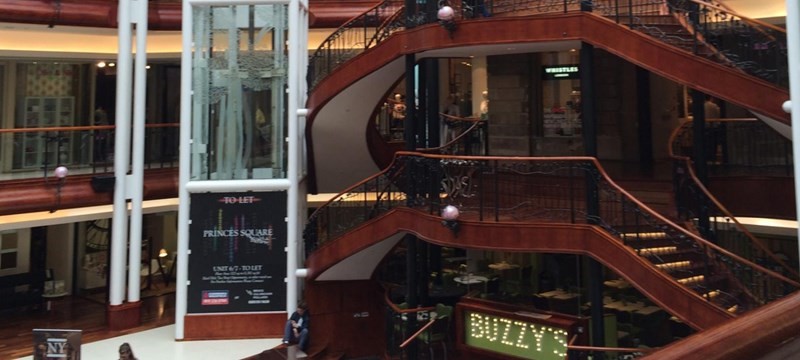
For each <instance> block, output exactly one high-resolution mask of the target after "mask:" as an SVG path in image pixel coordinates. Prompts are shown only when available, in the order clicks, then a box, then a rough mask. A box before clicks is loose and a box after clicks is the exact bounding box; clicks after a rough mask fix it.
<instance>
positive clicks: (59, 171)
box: [50, 165, 69, 213]
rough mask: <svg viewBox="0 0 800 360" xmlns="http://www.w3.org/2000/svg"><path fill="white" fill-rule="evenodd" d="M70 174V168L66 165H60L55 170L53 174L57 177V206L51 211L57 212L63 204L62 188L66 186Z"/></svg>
mask: <svg viewBox="0 0 800 360" xmlns="http://www.w3.org/2000/svg"><path fill="white" fill-rule="evenodd" d="M68 174H69V169H67V167H66V166H63V165H61V166H58V167H56V169H55V170H53V175H54V176H55V177H56V179H57V180H56V206H55V207H54V208H53V209H52V210H50V212H51V213H54V212H56V210H58V208H59V207H60V206H61V188H62V187H64V183H65V182H66V181H67V175H68Z"/></svg>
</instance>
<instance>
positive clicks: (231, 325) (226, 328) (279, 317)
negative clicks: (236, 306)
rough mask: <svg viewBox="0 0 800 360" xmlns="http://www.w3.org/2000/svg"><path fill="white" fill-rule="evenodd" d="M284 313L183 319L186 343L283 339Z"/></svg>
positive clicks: (205, 316)
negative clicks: (189, 341) (220, 340)
mask: <svg viewBox="0 0 800 360" xmlns="http://www.w3.org/2000/svg"><path fill="white" fill-rule="evenodd" d="M287 318H288V316H287V314H286V313H285V312H277V313H240V314H239V313H237V314H189V315H186V316H184V318H183V321H184V325H183V326H184V327H183V331H184V333H183V336H184V340H219V339H258V338H280V337H283V327H284V325H285V324H286V319H287Z"/></svg>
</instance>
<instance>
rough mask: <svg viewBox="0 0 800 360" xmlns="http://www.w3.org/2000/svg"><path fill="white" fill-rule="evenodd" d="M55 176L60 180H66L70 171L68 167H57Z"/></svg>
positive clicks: (54, 172)
mask: <svg viewBox="0 0 800 360" xmlns="http://www.w3.org/2000/svg"><path fill="white" fill-rule="evenodd" d="M53 174H54V175H55V176H56V177H57V178H59V179H63V178H65V177H67V174H69V169H67V167H66V166H59V167H57V168H56V169H55V170H54V171H53Z"/></svg>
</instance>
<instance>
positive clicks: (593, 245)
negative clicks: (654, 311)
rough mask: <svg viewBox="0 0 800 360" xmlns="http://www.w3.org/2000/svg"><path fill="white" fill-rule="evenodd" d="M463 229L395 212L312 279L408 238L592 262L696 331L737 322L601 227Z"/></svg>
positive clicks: (334, 251)
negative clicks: (379, 244)
mask: <svg viewBox="0 0 800 360" xmlns="http://www.w3.org/2000/svg"><path fill="white" fill-rule="evenodd" d="M460 223H461V226H460V231H459V233H458V236H457V237H456V236H455V235H454V234H453V233H452V231H450V229H448V228H446V227H444V226H442V224H441V218H440V217H438V216H432V215H428V214H424V213H420V212H417V211H414V210H411V209H408V208H397V209H394V210H392V211H390V212H389V213H387V214H386V215H384V216H382V217H380V218H378V219H375V220H373V221H371V222H368V223H365V224H364V225H362V226H360V227H358V228H356V229H353V230H352V231H350V232H348V233H347V234H345V235H344V236H342V237H340V238H338V239H336V240H334V241H331V242H329V243H327V244H325V245H324V246H322V247H320V248H319V249H317V250H316V251H315V252H314V253H313V254H311V255H310V256H309V258H308V259H307V261H306V267H307V268H308V269H309V273H310V274H309V279H312V280H313V279H314V278H316V277H317V276H319V275H320V274H321V273H322V272H323V271H324V270H325V269H327V268H329V267H331V266H333V265H334V264H336V263H338V262H340V261H342V260H344V259H345V258H347V257H349V256H351V255H353V254H355V253H358V252H359V251H361V250H363V249H365V248H367V247H368V246H370V245H372V244H374V243H377V242H379V241H382V240H384V239H387V238H389V237H390V236H392V235H394V234H397V233H401V232H407V233H412V234H414V235H416V236H417V237H419V238H421V239H423V240H425V241H428V242H431V243H434V244H437V245H442V246H451V247H460V248H472V249H491V250H493V251H536V252H546V253H569V254H580V255H587V256H591V257H592V258H594V259H596V260H597V261H599V262H601V263H602V264H603V265H605V266H606V267H608V268H610V269H611V270H613V271H614V272H616V273H617V274H619V275H620V276H622V277H624V278H625V279H626V280H628V281H629V282H630V283H631V284H633V286H634V287H635V288H636V289H637V290H639V291H640V292H641V293H642V294H643V295H645V296H647V297H648V298H649V299H651V300H652V301H653V302H654V303H656V304H658V306H660V307H662V308H663V309H665V310H666V311H668V312H670V313H672V314H673V315H675V316H678V317H679V318H681V320H683V321H684V322H686V323H687V324H689V325H690V326H692V327H693V328H695V329H698V330H703V329H708V328H710V327H712V326H715V325H718V324H721V323H723V322H725V321H727V320H730V319H732V318H733V317H734V315H732V314H730V313H727V312H725V311H723V310H722V309H719V308H717V307H716V306H714V305H713V304H711V303H709V302H708V301H706V300H705V299H703V298H702V297H701V296H699V295H697V294H696V293H694V292H692V291H690V290H689V289H687V288H686V287H684V286H682V285H680V284H679V283H677V282H676V281H675V280H673V279H672V278H670V277H669V276H668V275H666V274H665V273H663V272H662V271H660V270H658V269H657V268H655V267H654V266H652V265H651V264H650V263H648V262H647V261H646V260H645V259H643V258H641V257H639V256H638V255H636V253H634V251H633V250H632V249H631V248H629V247H626V246H625V245H623V244H622V243H621V242H620V241H619V240H618V239H615V238H613V237H612V236H611V235H608V234H606V233H605V232H604V231H603V230H601V229H600V228H598V227H595V226H591V225H582V224H551V223H538V224H537V223H488V222H471V221H461V222H460Z"/></svg>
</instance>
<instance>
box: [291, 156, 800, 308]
mask: <svg viewBox="0 0 800 360" xmlns="http://www.w3.org/2000/svg"><path fill="white" fill-rule="evenodd" d="M587 199H592V200H587ZM445 205H456V206H458V208H459V210H460V213H461V220H463V221H483V222H499V223H503V222H508V223H520V222H559V223H572V224H578V223H584V224H595V225H598V226H601V227H602V228H603V229H605V230H606V231H608V232H609V233H610V234H612V235H614V236H616V237H617V238H618V239H619V240H620V241H623V242H624V243H625V244H626V245H629V246H631V247H633V248H634V249H635V250H636V251H637V253H638V254H640V255H641V256H643V257H645V258H647V259H648V260H649V261H651V262H652V263H653V264H654V266H658V267H659V268H661V269H662V270H663V271H665V272H668V273H670V274H671V275H672V276H673V277H674V278H675V279H676V281H679V282H681V283H682V284H684V285H685V286H687V287H689V288H691V289H693V290H694V291H696V292H697V293H698V294H701V295H703V296H706V297H707V298H709V300H711V299H712V298H713V300H714V302H715V304H717V305H718V306H721V307H723V308H725V309H728V310H730V311H737V312H742V311H746V310H748V309H752V308H754V307H756V306H759V305H761V304H764V303H767V302H770V301H772V300H774V299H777V298H780V297H782V296H784V295H786V294H788V293H789V292H792V291H794V290H797V289H798V288H799V287H800V283H797V282H795V281H794V280H791V279H789V278H787V277H785V276H783V275H780V274H778V273H775V272H773V271H771V270H768V269H766V268H764V267H762V266H761V265H758V264H755V263H753V262H751V261H749V260H747V259H744V258H742V257H740V256H739V255H736V254H734V253H732V252H730V251H728V250H726V249H723V248H721V247H720V246H718V245H715V244H713V243H711V242H709V241H707V240H705V239H702V238H701V237H699V236H697V235H695V234H693V233H692V232H690V231H688V230H686V229H684V228H682V227H680V226H678V225H676V224H674V223H672V222H670V221H669V220H667V219H666V218H664V217H663V216H661V215H659V214H657V213H655V212H653V211H652V210H650V209H649V208H647V207H646V206H645V205H643V204H642V203H641V202H639V201H638V200H636V199H635V198H633V197H632V196H631V195H630V194H628V193H627V192H625V191H624V190H623V189H621V188H620V187H619V186H617V185H616V184H615V183H613V182H612V181H611V180H610V179H609V178H608V177H607V175H606V174H605V172H604V171H603V170H602V168H601V167H600V165H599V163H598V162H597V161H596V160H595V159H594V158H588V157H572V158H495V157H474V156H473V157H454V156H442V155H423V154H420V153H398V156H397V157H396V158H395V161H394V162H393V163H392V165H390V166H389V167H388V168H387V169H386V170H384V171H383V172H381V173H379V174H376V175H375V176H373V177H371V178H369V179H367V180H365V181H364V182H362V183H360V184H357V185H355V186H353V187H352V188H350V189H348V190H347V191H345V192H343V193H342V194H340V195H339V196H337V197H335V198H334V199H332V200H331V201H330V202H329V203H328V204H326V205H325V206H323V207H321V208H319V209H318V210H317V211H316V212H314V214H312V216H311V217H310V219H309V224H308V225H307V227H306V231H305V239H306V246H307V249H308V250H309V251H313V250H314V249H316V248H317V247H318V246H321V245H324V244H325V243H327V242H329V241H331V240H333V239H336V238H338V237H340V236H342V235H343V234H345V233H347V232H348V231H350V230H351V229H353V228H355V227H356V226H359V225H361V224H363V223H365V222H367V221H369V220H371V219H374V218H376V217H378V216H380V215H382V214H384V213H386V212H388V211H389V210H391V209H393V208H396V207H410V208H414V209H417V210H419V211H422V212H425V213H429V214H438V213H439V212H440V209H441V208H442V207H443V206H445ZM655 237H657V240H658V242H659V244H660V245H659V246H658V247H659V248H661V250H652V249H644V248H643V247H640V244H643V243H644V242H646V241H650V240H655V239H654V238H655ZM667 250H669V252H677V253H680V255H681V256H682V257H683V258H686V259H689V261H691V262H692V266H690V267H688V268H687V269H685V270H681V269H677V270H678V271H673V270H676V268H673V267H672V265H670V264H671V263H672V262H674V261H675V260H674V257H675V256H674V255H669V256H668V254H667Z"/></svg>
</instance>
